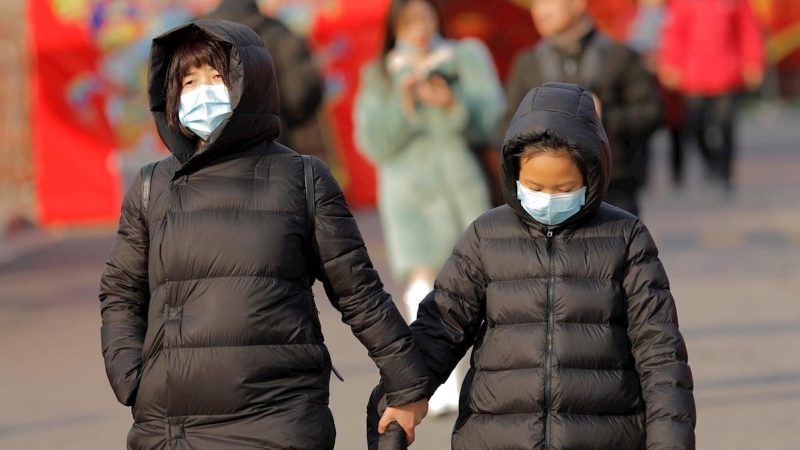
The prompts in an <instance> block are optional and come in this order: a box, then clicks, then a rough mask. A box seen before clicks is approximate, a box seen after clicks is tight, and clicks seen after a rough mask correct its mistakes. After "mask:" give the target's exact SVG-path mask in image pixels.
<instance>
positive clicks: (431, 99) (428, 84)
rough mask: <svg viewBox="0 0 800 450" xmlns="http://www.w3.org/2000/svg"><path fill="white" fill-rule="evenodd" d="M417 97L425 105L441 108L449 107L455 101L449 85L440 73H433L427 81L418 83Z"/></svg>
mask: <svg viewBox="0 0 800 450" xmlns="http://www.w3.org/2000/svg"><path fill="white" fill-rule="evenodd" d="M417 97H418V98H419V101H420V102H422V103H424V104H426V105H430V106H434V107H437V108H443V109H447V108H450V107H451V106H453V104H454V103H455V101H456V96H455V94H454V93H453V90H452V89H450V85H448V84H447V81H446V80H445V79H444V78H442V76H440V75H434V76H432V77H431V78H430V79H429V80H428V81H425V82H422V83H419V86H418V87H417Z"/></svg>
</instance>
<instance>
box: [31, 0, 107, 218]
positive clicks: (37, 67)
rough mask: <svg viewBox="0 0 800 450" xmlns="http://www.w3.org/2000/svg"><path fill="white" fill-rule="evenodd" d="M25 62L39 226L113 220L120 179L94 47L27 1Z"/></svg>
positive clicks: (43, 4) (41, 0) (44, 4)
mask: <svg viewBox="0 0 800 450" xmlns="http://www.w3.org/2000/svg"><path fill="white" fill-rule="evenodd" d="M28 24H29V25H30V39H29V45H30V49H29V51H30V55H31V58H32V61H33V64H32V76H33V79H32V84H31V87H32V96H31V134H32V146H33V154H34V158H35V160H36V163H35V164H36V165H35V166H36V194H37V197H38V210H39V221H40V223H41V224H43V225H46V226H54V225H94V224H108V223H113V222H115V221H116V220H117V219H118V218H119V211H120V194H119V193H120V183H121V181H120V179H119V175H118V173H117V171H116V168H115V164H113V163H112V162H111V161H110V158H109V157H110V155H111V151H112V148H113V146H114V136H113V133H112V131H111V128H110V126H109V123H108V120H107V119H106V115H105V112H104V108H103V99H102V96H101V95H100V92H101V90H102V89H101V86H99V81H98V79H97V77H96V76H95V64H96V62H97V59H98V52H97V51H96V50H94V48H93V46H92V45H90V43H89V38H88V36H87V34H86V32H85V30H82V29H81V28H79V27H78V26H76V25H71V24H66V23H65V22H63V21H62V20H59V19H58V18H56V16H55V14H54V13H53V11H52V9H51V3H50V2H48V1H45V0H29V1H28Z"/></svg>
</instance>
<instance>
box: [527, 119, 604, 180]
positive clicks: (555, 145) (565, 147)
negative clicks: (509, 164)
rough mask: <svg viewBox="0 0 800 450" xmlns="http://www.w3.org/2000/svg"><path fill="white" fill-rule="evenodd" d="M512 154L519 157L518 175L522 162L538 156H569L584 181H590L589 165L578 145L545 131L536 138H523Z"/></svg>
mask: <svg viewBox="0 0 800 450" xmlns="http://www.w3.org/2000/svg"><path fill="white" fill-rule="evenodd" d="M511 151H512V154H513V155H515V156H517V158H518V161H517V175H519V170H520V166H521V165H522V164H521V163H522V161H524V160H527V159H529V158H533V157H534V156H537V155H542V154H551V155H564V154H566V155H568V156H569V158H570V159H571V160H572V162H574V163H575V165H576V166H578V170H580V172H581V175H583V179H584V180H588V179H589V178H588V172H589V164H588V163H587V162H586V158H585V157H584V155H583V152H582V151H581V149H580V148H578V146H577V145H575V144H572V143H570V142H569V141H567V140H566V139H563V138H561V137H559V136H556V135H555V134H553V133H552V132H550V131H545V132H544V133H542V134H538V135H536V136H528V137H524V136H523V137H521V138H519V139H517V140H516V142H514V144H513V146H512V150H511Z"/></svg>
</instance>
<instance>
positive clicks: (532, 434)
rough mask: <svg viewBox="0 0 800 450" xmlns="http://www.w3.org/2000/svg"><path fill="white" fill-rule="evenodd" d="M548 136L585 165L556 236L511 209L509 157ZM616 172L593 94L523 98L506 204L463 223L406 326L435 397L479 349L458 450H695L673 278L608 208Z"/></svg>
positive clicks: (634, 227) (563, 90)
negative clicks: (581, 203) (583, 190)
mask: <svg viewBox="0 0 800 450" xmlns="http://www.w3.org/2000/svg"><path fill="white" fill-rule="evenodd" d="M546 131H547V132H550V133H553V134H555V135H556V136H558V137H560V138H563V139H565V140H567V141H568V142H570V143H571V144H575V145H577V147H579V148H580V149H581V151H582V152H583V156H584V157H585V159H586V161H587V162H588V166H589V170H588V171H589V173H588V176H587V178H588V179H587V180H586V184H587V198H586V206H585V207H584V208H583V209H582V210H581V211H580V212H578V213H577V214H576V215H575V216H573V217H572V218H571V219H569V220H568V221H567V222H565V223H563V224H561V225H559V226H555V227H547V226H545V225H542V224H540V223H538V222H536V221H534V220H533V219H532V218H531V217H530V215H528V214H527V213H526V212H525V210H524V209H523V208H522V206H521V204H520V202H519V200H517V195H516V185H515V181H516V179H517V173H518V164H519V155H515V154H512V153H513V150H512V149H514V148H515V146H514V145H513V144H514V143H515V142H516V141H517V140H518V139H520V138H525V137H530V136H536V135H539V134H542V133H544V132H546ZM610 167H611V161H610V156H609V148H608V140H607V138H606V135H605V132H604V131H603V127H602V125H601V123H600V121H599V119H598V117H597V114H596V113H595V110H594V105H593V103H592V99H591V96H590V95H589V93H588V92H586V91H584V90H582V89H581V88H580V87H578V86H574V85H568V84H559V83H548V84H545V85H544V86H543V87H540V88H537V89H534V90H532V91H531V92H530V93H529V94H528V95H527V96H526V97H525V100H524V101H523V102H522V104H521V105H520V107H519V110H518V111H517V113H516V115H515V117H514V121H513V122H512V124H511V126H510V128H509V130H508V133H507V135H506V138H505V144H504V148H503V166H502V169H501V170H502V176H503V190H504V195H505V200H506V202H507V205H505V206H502V207H499V208H496V209H494V210H492V211H490V212H488V213H486V214H484V215H483V216H482V217H480V218H479V219H477V220H476V221H475V222H474V223H473V224H472V225H471V226H470V228H469V229H468V230H467V232H466V233H465V234H464V236H463V237H462V239H461V240H460V242H459V243H458V244H457V246H456V248H455V250H454V251H453V255H452V257H451V258H450V259H449V260H448V262H447V263H446V264H445V265H444V267H443V268H442V270H441V272H440V274H439V277H438V278H437V280H436V285H435V290H434V291H433V292H432V293H431V294H430V295H429V296H428V297H427V298H426V299H425V301H423V302H422V304H421V306H420V312H419V316H418V318H417V320H416V321H415V322H414V323H413V324H412V326H411V329H412V333H413V335H414V340H415V343H416V345H417V347H418V348H419V349H420V350H421V351H422V352H423V354H424V356H425V360H426V364H427V366H428V368H429V369H430V371H431V377H432V378H433V380H435V382H433V384H432V386H430V389H431V390H432V389H434V388H435V387H437V386H438V383H441V382H444V381H445V380H446V379H447V376H448V375H449V374H450V372H451V371H452V369H453V368H454V367H455V366H456V364H457V363H458V361H459V360H460V359H461V357H462V356H463V355H464V354H465V353H466V352H467V350H468V349H469V347H470V346H472V345H473V344H474V351H473V354H472V358H471V366H472V367H471V369H470V371H469V374H468V375H467V377H466V380H465V382H464V386H463V390H462V397H461V405H460V414H459V417H458V420H457V422H456V426H455V431H454V433H453V438H452V447H453V449H457V450H475V449H481V450H491V449H497V450H499V449H503V450H512V449H513V450H516V449H519V450H522V449H546V450H551V449H558V450H561V449H571V450H578V449H580V450H590V449H597V450H601V449H602V450H612V449H613V450H638V449H648V450H657V449H658V450H668V449H669V450H675V449H682V450H688V449H694V448H695V444H694V424H695V406H694V398H693V394H692V375H691V371H690V369H689V366H688V365H687V354H686V347H685V345H684V342H683V338H682V337H681V334H680V332H679V331H678V319H677V315H676V311H675V304H674V302H673V299H672V295H671V294H670V291H669V282H668V280H667V275H666V273H665V272H664V268H663V267H662V265H661V262H660V261H659V259H658V251H657V250H656V246H655V244H654V242H653V239H652V238H651V236H650V234H649V233H648V231H647V228H645V226H644V225H643V224H642V223H641V222H640V221H639V220H638V219H637V218H636V217H634V216H632V215H630V214H628V213H626V212H624V211H622V210H620V209H617V208H614V207H612V206H609V205H607V204H605V203H602V200H603V195H604V193H605V191H606V186H607V184H608V177H609V173H610ZM429 392H431V391H429Z"/></svg>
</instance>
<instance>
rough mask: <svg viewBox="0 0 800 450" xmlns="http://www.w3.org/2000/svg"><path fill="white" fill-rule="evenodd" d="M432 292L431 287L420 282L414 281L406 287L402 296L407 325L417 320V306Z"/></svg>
mask: <svg viewBox="0 0 800 450" xmlns="http://www.w3.org/2000/svg"><path fill="white" fill-rule="evenodd" d="M432 290H433V286H431V285H430V284H429V283H427V282H425V281H422V280H417V281H414V282H413V283H411V284H410V285H408V287H407V288H406V292H405V294H403V301H404V302H405V304H406V310H407V311H408V317H407V320H408V323H411V322H413V321H415V320H416V319H417V311H418V310H419V304H420V303H422V301H423V300H425V297H427V296H428V294H429V293H430V292H431V291H432Z"/></svg>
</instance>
